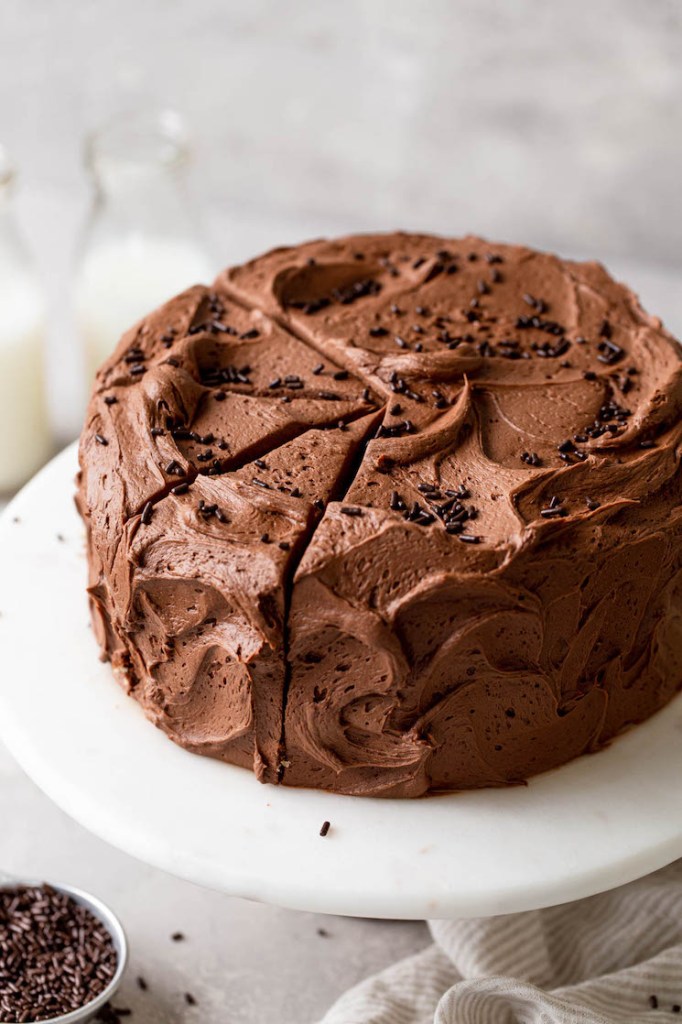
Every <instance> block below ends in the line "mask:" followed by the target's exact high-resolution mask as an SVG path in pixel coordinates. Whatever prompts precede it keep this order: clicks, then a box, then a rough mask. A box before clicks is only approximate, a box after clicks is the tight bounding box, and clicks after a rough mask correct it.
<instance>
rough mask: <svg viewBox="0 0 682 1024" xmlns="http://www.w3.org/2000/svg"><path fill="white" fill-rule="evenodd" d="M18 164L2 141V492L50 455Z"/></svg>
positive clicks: (40, 334) (41, 322)
mask: <svg viewBox="0 0 682 1024" xmlns="http://www.w3.org/2000/svg"><path fill="white" fill-rule="evenodd" d="M13 179H14V173H13V169H12V167H11V165H10V163H9V159H8V157H7V155H6V153H5V151H4V150H3V149H2V147H1V146H0V495H7V494H9V493H10V492H11V491H14V490H16V489H17V488H18V487H20V486H21V484H23V483H25V482H26V480H28V478H29V477H30V476H32V475H33V473H35V472H36V470H37V469H40V467H41V466H42V464H43V463H44V462H46V461H47V459H48V458H49V456H50V454H51V447H52V443H51V436H50V429H49V421H48V415H47V406H46V401H45V382H44V365H43V359H44V354H43V344H44V340H45V326H46V325H45V305H44V301H43V295H42V290H41V288H40V287H39V285H38V281H37V278H36V276H35V274H34V270H33V266H32V264H31V261H30V259H29V256H28V253H27V251H26V249H25V248H24V245H23V243H22V240H21V238H20V236H19V233H18V232H17V228H16V225H15V223H14V220H13V217H12V210H11V193H12V183H13Z"/></svg>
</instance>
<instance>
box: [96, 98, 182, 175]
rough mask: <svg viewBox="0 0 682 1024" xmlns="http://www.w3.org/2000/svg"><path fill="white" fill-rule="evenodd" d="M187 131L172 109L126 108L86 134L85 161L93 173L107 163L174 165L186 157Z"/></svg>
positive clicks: (150, 166)
mask: <svg viewBox="0 0 682 1024" xmlns="http://www.w3.org/2000/svg"><path fill="white" fill-rule="evenodd" d="M189 153H190V145H189V135H188V132H187V129H186V126H185V123H184V121H183V118H182V117H181V115H180V114H179V113H178V112H177V111H175V110H126V111H121V112H119V113H118V114H116V115H115V116H114V117H112V118H110V119H109V120H108V121H105V122H104V123H103V124H102V125H100V126H99V127H97V128H95V129H94V130H93V131H91V132H89V133H88V134H87V135H86V139H85V162H86V164H87V166H88V167H90V169H91V170H93V171H94V173H95V174H99V173H101V172H106V171H107V169H109V168H110V167H115V168H118V169H128V170H153V169H175V168H179V167H181V166H182V165H183V164H184V163H186V162H187V160H188V159H189Z"/></svg>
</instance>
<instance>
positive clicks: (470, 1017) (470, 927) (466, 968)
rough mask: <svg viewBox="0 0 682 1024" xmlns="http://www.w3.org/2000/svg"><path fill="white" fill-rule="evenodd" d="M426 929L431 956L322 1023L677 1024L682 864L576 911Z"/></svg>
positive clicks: (395, 970) (388, 976) (367, 986)
mask: <svg viewBox="0 0 682 1024" xmlns="http://www.w3.org/2000/svg"><path fill="white" fill-rule="evenodd" d="M430 929H431V934H432V936H433V939H434V944H433V945H432V946H429V947H428V948H427V949H425V950H424V951H423V952H421V953H418V954H417V955H416V956H413V957H410V958H409V959H407V960H402V961H400V962H399V963H397V964H394V965H393V966H392V967H389V968H388V969H387V970H385V971H383V972H382V973H381V974H377V975H375V976H374V977H372V978H369V979H368V980H367V981H364V982H362V983H361V984H360V985H358V986H357V987H356V988H353V989H351V990H350V991H349V992H347V993H346V994H345V995H344V996H342V997H341V999H340V1000H339V1001H338V1002H337V1003H336V1005H335V1006H334V1007H333V1008H332V1009H331V1010H330V1011H329V1013H328V1014H327V1015H326V1017H325V1018H324V1021H323V1022H322V1024H659V1022H660V1024H664V1022H665V1021H670V1022H673V1021H677V1022H680V1024H682V1011H681V1010H680V1007H681V1006H682V861H678V862H677V863H675V864H672V865H670V866H669V867H667V868H664V869H663V870H662V871H658V872H656V874H653V875H649V876H648V877H647V878H643V879H640V880H639V881H637V882H632V883H631V884H630V885H627V886H624V887H623V888H621V889H614V890H613V891H612V892H606V893H602V894H601V895H599V896H592V897H591V898H590V899H586V900H581V901H580V902H577V903H569V904H566V905H564V906H559V907H551V908H549V909H547V910H538V911H531V912H529V913H526V914H514V915H510V916H508V917H492V918H479V919H474V920H469V921H431V922H430Z"/></svg>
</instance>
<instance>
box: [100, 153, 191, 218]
mask: <svg viewBox="0 0 682 1024" xmlns="http://www.w3.org/2000/svg"><path fill="white" fill-rule="evenodd" d="M95 204H96V207H97V209H98V210H99V212H100V213H101V214H102V215H103V216H105V217H106V218H107V219H108V220H109V221H110V222H114V223H115V224H116V225H117V226H119V227H120V228H129V229H132V228H135V229H137V230H140V231H154V232H155V233H162V234H165V233H171V234H172V233H173V232H174V231H177V230H182V231H186V230H188V229H189V230H192V229H193V227H194V224H193V220H194V219H193V217H192V212H191V209H190V206H189V199H188V196H187V190H186V186H185V181H184V177H183V176H182V175H181V174H180V173H179V172H178V170H177V169H176V168H168V167H153V166H152V167H149V166H135V165H127V166H120V165H119V166H113V165H112V166H107V167H99V168H97V170H96V172H95Z"/></svg>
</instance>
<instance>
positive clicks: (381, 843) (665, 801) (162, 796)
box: [0, 449, 682, 918]
mask: <svg viewBox="0 0 682 1024" xmlns="http://www.w3.org/2000/svg"><path fill="white" fill-rule="evenodd" d="M75 467H76V458H75V452H74V450H73V449H68V450H67V451H65V452H63V453H62V454H61V455H60V456H59V457H58V458H56V459H55V460H54V461H53V462H52V463H51V464H50V465H49V466H47V467H46V468H45V469H44V470H43V471H42V473H40V474H39V475H38V476H37V477H36V478H35V479H34V480H33V481H32V482H31V483H30V484H29V485H28V487H26V488H25V489H24V491H22V493H21V494H20V495H19V496H18V497H17V498H16V499H15V501H14V502H13V503H12V504H11V505H10V506H9V508H8V509H7V511H6V513H5V514H4V516H3V518H2V520H1V521H0V734H1V735H2V738H3V740H4V741H5V742H6V744H7V746H8V747H9V748H10V750H11V751H12V752H13V754H14V755H15V757H16V758H17V760H18V761H19V762H20V764H21V765H22V766H23V767H24V769H25V770H26V772H27V773H28V774H29V775H30V776H31V778H32V779H34V780H35V782H37V783H38V785H39V786H40V787H41V788H42V789H43V790H44V791H45V792H46V793H47V794H48V796H50V797H51V798H52V799H53V800H54V801H55V802H56V803H57V804H59V805H60V806H61V807H62V808H63V809H64V810H65V811H66V812H67V813H69V814H70V815H72V817H74V818H75V819H76V820H77V821H79V822H81V823H82V824H83V825H84V826H86V827H87V828H89V829H91V830H92V831H93V832H95V833H96V834H97V835H99V836H101V837H102V838H104V839H106V840H108V841H109V842H111V843H113V844H114V845H116V846H119V847H121V848H122V849H123V850H126V851H127V852H129V853H131V854H134V855H135V856H137V857H139V858H141V859H142V860H144V861H148V862H149V863H151V864H154V865H155V866H157V867H160V868H164V869H166V870H167V871H170V872H172V873H174V874H176V875H180V876H182V877H183V878H187V879H190V880H192V881H194V882H197V883H200V884H202V885H205V886H209V887H213V888H215V889H220V890H224V891H225V892H228V893H231V894H233V895H238V896H246V897H250V898H253V899H257V900H264V901H268V902H273V903H277V904H280V905H283V906H288V907H293V908H299V909H304V910H312V911H318V912H327V913H333V914H352V915H358V916H366V917H387V918H423V917H454V916H472V915H487V914H500V913H512V912H516V911H521V910H529V909H532V908H536V907H540V906H545V905H549V904H555V903H560V902H564V901H568V900H573V899H577V898H579V897H582V896H587V895H589V894H591V893H595V892H598V891H600V890H604V889H607V888H610V887H612V886H616V885H620V884H621V883H624V882H627V881H629V880H631V879H634V878H636V877H639V876H641V875H643V874H646V873H647V872H649V871H652V870H654V869H655V868H658V867H661V866H662V865H664V864H666V863H668V862H670V861H672V860H674V859H675V858H676V857H679V856H681V855H682V785H681V783H682V700H680V699H678V700H676V701H675V702H674V703H673V704H672V705H670V706H669V707H668V708H667V709H665V710H664V711H662V712H661V713H660V714H658V715H657V716H656V717H655V718H654V719H652V720H651V721H649V722H647V723H646V724H644V725H642V726H640V727H639V728H637V729H634V730H632V731H631V732H630V733H628V734H627V735H625V736H623V737H622V738H620V739H619V740H618V741H617V742H615V743H614V744H613V746H612V747H611V748H610V749H609V750H606V751H603V752H602V753H600V754H597V755H594V756H591V757H583V758H580V759H579V760H577V761H575V762H574V763H573V764H570V765H567V766H566V767H564V768H561V769H559V770H558V771H554V772H550V773H548V774H546V775H544V776H541V777H539V778H537V779H535V780H533V781H532V782H531V784H530V785H529V786H527V787H518V788H514V789H507V790H484V791H480V792H473V793H463V794H456V795H452V796H441V797H436V798H433V799H426V800H417V801H409V800H395V801H393V800H366V799H357V798H350V797H342V796H333V795H328V794H325V793H319V792H313V791H307V790H287V789H279V788H275V787H270V786H261V785H260V784H259V783H257V782H256V781H255V779H254V778H253V777H252V776H251V775H250V773H248V772H246V771H244V770H242V769H239V768H234V767H231V766H228V765H223V764H219V763H217V762H214V761H210V760H208V759H206V758H201V757H197V756H194V755H192V754H188V753H186V752H185V751H183V750H181V749H179V748H178V747H176V746H175V745H174V744H173V743H171V742H170V741H169V740H168V739H167V738H166V737H165V736H164V735H163V734H162V733H160V732H158V731H157V730H156V729H154V728H153V726H152V725H150V724H149V723H148V722H147V721H146V720H145V718H144V717H143V715H142V713H141V711H140V710H139V708H138V707H137V705H136V704H135V702H134V701H132V700H129V699H128V698H127V697H125V696H124V694H123V693H122V692H121V690H120V689H119V688H118V686H117V684H116V683H115V682H114V680H113V678H112V675H111V672H110V669H109V667H108V666H106V665H103V664H101V663H100V662H99V660H98V657H97V650H96V646H95V642H94V639H93V636H92V634H91V630H90V628H89V624H88V611H87V606H86V600H85V594H84V582H85V558H84V551H83V534H82V530H81V526H80V522H79V519H78V517H77V515H76V512H75V509H74V505H73V477H74V473H75ZM60 538H62V539H60ZM325 820H328V821H330V822H331V829H330V832H329V834H328V836H327V837H326V838H321V837H320V835H319V831H320V826H321V824H322V822H323V821H325Z"/></svg>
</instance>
